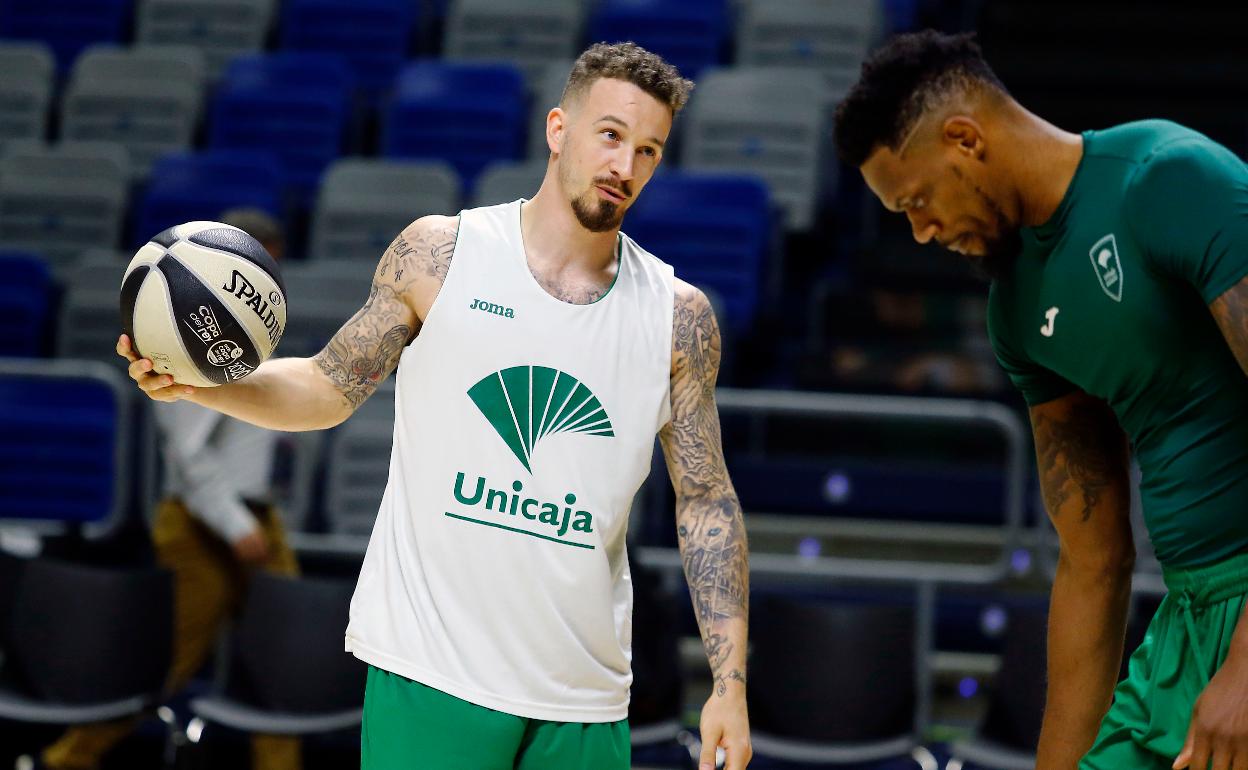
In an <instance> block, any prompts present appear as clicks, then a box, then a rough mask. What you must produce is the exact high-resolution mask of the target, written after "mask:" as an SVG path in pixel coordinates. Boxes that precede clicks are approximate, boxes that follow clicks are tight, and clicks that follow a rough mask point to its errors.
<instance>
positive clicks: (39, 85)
mask: <svg viewBox="0 0 1248 770" xmlns="http://www.w3.org/2000/svg"><path fill="white" fill-rule="evenodd" d="M0 72H3V73H4V77H3V78H0V152H3V150H4V145H5V143H6V142H9V141H12V140H14V139H43V138H44V135H45V134H46V132H47V127H48V104H49V103H50V102H51V100H52V85H53V81H54V77H55V74H56V73H55V63H54V61H53V59H52V49H51V48H49V47H48V46H47V45H46V44H44V43H40V42H35V41H26V42H14V41H0Z"/></svg>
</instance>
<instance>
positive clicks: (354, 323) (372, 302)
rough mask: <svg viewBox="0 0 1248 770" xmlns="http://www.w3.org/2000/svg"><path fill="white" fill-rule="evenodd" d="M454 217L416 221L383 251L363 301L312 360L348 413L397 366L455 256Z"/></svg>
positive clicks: (456, 227) (370, 393)
mask: <svg viewBox="0 0 1248 770" xmlns="http://www.w3.org/2000/svg"><path fill="white" fill-rule="evenodd" d="M458 233H459V219H458V218H456V217H441V216H429V217H422V218H421V219H418V220H416V221H415V222H413V223H412V224H410V225H408V226H407V227H406V228H405V229H404V230H403V232H401V233H399V235H398V237H396V238H395V239H394V241H393V242H392V243H391V244H390V246H389V248H387V249H386V252H385V254H383V255H382V257H381V261H380V262H378V264H377V271H376V272H375V273H374V274H373V285H372V288H371V289H370V290H369V293H368V299H367V300H366V301H365V302H364V306H363V307H362V308H360V310H359V312H357V313H356V314H355V315H354V316H352V317H351V319H350V320H349V321H347V322H346V323H345V324H343V326H342V328H341V329H339V330H338V333H337V334H335V335H334V336H333V338H332V339H330V341H329V343H328V344H326V346H325V348H324V349H323V350H321V352H320V353H317V354H316V356H314V358H313V361H314V362H315V363H316V366H317V368H318V369H319V370H320V371H321V373H322V374H324V375H325V376H326V377H327V378H328V379H329V381H330V382H331V383H332V384H333V386H334V387H335V388H336V389H337V390H338V391H339V392H340V393H341V394H342V398H343V400H344V403H345V406H346V407H347V408H348V409H351V410H354V409H356V408H357V407H359V406H360V404H362V403H364V401H366V400H367V399H368V397H369V396H371V395H372V394H373V391H375V390H376V389H377V386H378V385H379V384H381V381H382V380H384V379H385V378H386V377H388V376H390V373H391V372H393V371H394V369H395V367H397V366H398V365H399V358H400V357H401V356H402V354H403V350H404V348H406V347H407V345H408V343H409V342H411V341H412V339H413V338H414V337H415V336H416V334H418V333H419V331H420V326H421V318H422V317H423V315H424V313H425V312H426V311H427V308H428V306H429V305H430V304H432V302H433V298H434V297H436V296H437V292H438V290H439V289H440V288H441V286H442V283H443V281H445V280H446V275H447V272H448V271H449V270H450V267H451V259H452V257H453V256H454V253H455V239H456V236H457V235H458Z"/></svg>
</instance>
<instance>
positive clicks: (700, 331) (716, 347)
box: [672, 280, 722, 387]
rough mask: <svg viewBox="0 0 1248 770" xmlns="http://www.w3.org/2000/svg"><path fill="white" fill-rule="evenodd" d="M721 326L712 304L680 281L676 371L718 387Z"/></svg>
mask: <svg viewBox="0 0 1248 770" xmlns="http://www.w3.org/2000/svg"><path fill="white" fill-rule="evenodd" d="M720 345H721V343H720V335H719V324H718V323H717V322H716V320H715V311H714V309H713V308H712V307H711V302H710V300H709V299H707V297H706V295H705V294H703V293H702V291H701V290H699V289H697V288H696V287H694V286H691V285H689V284H687V283H685V282H684V281H680V280H678V281H676V298H675V306H674V308H673V311H672V370H673V372H674V373H675V372H677V371H682V370H683V372H684V373H685V374H686V375H687V376H689V377H691V378H695V379H699V380H705V379H710V380H711V382H710V386H711V387H714V379H715V375H716V374H717V373H718V372H719V361H720V356H721V353H722V350H721V347H720Z"/></svg>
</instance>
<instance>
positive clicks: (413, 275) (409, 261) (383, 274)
mask: <svg viewBox="0 0 1248 770" xmlns="http://www.w3.org/2000/svg"><path fill="white" fill-rule="evenodd" d="M458 236H459V217H445V216H427V217H421V218H420V219H417V220H416V221H415V222H413V223H411V224H410V225H408V226H407V227H406V228H404V229H403V232H401V233H399V234H398V236H397V237H395V239H394V241H393V242H391V244H390V247H389V248H387V249H386V253H385V254H384V255H382V258H381V263H380V264H379V265H378V266H377V273H376V275H375V276H374V280H375V281H378V282H383V283H390V284H392V285H393V286H394V288H395V290H396V291H398V292H400V293H402V292H403V291H405V290H406V289H407V288H409V287H411V286H412V285H413V284H414V283H417V282H421V281H425V280H427V279H429V278H434V279H436V281H437V284H438V285H441V284H442V282H443V281H445V280H446V274H447V272H448V271H449V270H450V269H451V259H452V258H453V257H454V255H455V241H456V239H457V238H458Z"/></svg>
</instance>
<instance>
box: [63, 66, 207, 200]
mask: <svg viewBox="0 0 1248 770" xmlns="http://www.w3.org/2000/svg"><path fill="white" fill-rule="evenodd" d="M203 97H204V60H203V55H202V54H201V53H200V52H199V51H198V50H196V49H194V48H190V47H187V46H139V47H136V48H130V49H123V48H117V47H114V46H97V47H94V48H91V49H89V50H88V51H86V52H85V53H84V54H83V55H82V56H81V57H79V59H78V60H77V61H76V62H75V64H74V69H73V72H72V74H71V76H70V81H69V85H68V87H67V88H66V91H65V97H64V101H63V103H62V126H61V134H62V136H63V138H65V139H73V140H82V139H101V140H105V141H111V142H117V143H118V144H121V145H122V146H124V147H125V148H126V150H127V152H129V154H130V162H131V171H132V173H133V174H134V175H135V176H136V177H140V178H141V177H145V176H146V175H147V173H148V171H149V170H150V169H151V166H152V162H153V161H154V160H155V159H156V158H158V157H160V156H162V155H165V154H168V153H170V152H175V151H178V150H185V149H188V148H189V147H190V146H191V142H192V139H193V138H194V134H195V127H196V125H197V124H198V122H199V117H200V114H201V112H202V103H203Z"/></svg>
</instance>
